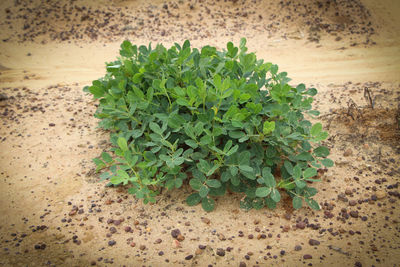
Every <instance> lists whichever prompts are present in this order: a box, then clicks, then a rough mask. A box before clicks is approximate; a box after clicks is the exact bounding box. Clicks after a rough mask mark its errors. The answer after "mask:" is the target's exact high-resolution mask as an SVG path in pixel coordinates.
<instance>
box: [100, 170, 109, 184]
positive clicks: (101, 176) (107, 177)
mask: <svg viewBox="0 0 400 267" xmlns="http://www.w3.org/2000/svg"><path fill="white" fill-rule="evenodd" d="M110 177H111V174H110V173H109V172H103V173H102V174H100V182H102V181H104V180H107V179H109V178H110Z"/></svg>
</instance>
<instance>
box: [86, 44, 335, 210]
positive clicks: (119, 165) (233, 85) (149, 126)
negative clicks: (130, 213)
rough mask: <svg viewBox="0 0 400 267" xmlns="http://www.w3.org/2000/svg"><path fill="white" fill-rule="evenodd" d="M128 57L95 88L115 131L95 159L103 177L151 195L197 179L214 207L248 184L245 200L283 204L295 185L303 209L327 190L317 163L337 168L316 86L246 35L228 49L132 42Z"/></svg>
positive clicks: (192, 201) (195, 197)
mask: <svg viewBox="0 0 400 267" xmlns="http://www.w3.org/2000/svg"><path fill="white" fill-rule="evenodd" d="M120 55H121V57H120V58H119V59H118V60H117V61H115V62H111V63H108V64H107V74H106V75H105V77H104V78H102V79H99V80H95V81H93V85H92V86H90V87H85V89H84V90H85V91H87V92H90V93H91V94H93V96H94V98H96V99H100V104H99V107H98V109H97V112H96V113H95V117H97V118H99V119H100V120H101V121H100V123H99V126H100V127H101V128H103V129H105V130H108V131H110V132H111V143H112V145H113V147H112V149H111V151H112V154H113V156H111V155H110V154H109V153H106V152H103V153H102V154H101V157H100V158H96V159H94V162H95V163H96V165H97V170H98V171H100V170H102V169H105V168H106V169H107V168H108V169H109V170H108V171H105V172H103V173H102V174H101V175H100V177H101V179H102V180H105V179H109V181H110V184H112V185H129V188H128V191H129V193H131V194H134V195H135V196H136V197H137V198H142V199H144V202H145V203H147V202H149V201H150V202H155V201H156V199H155V196H156V195H157V194H159V192H160V191H161V189H162V188H164V187H165V188H167V189H169V190H171V189H173V188H180V187H181V186H182V184H183V182H184V181H188V183H189V184H190V186H191V188H192V189H193V190H194V193H192V194H191V195H189V196H188V197H187V203H188V204H189V205H196V204H198V203H200V202H201V204H202V207H203V208H204V210H206V211H211V210H213V209H214V205H215V201H214V199H213V197H215V196H221V195H224V194H225V192H226V191H227V190H230V191H233V192H240V193H244V194H245V197H244V199H243V200H242V202H241V207H242V208H246V209H249V208H257V209H259V208H262V207H264V206H268V207H269V208H274V207H275V206H276V203H277V202H279V201H280V199H281V192H282V191H286V192H287V193H288V194H289V195H290V196H291V197H292V198H293V206H294V208H296V209H299V208H301V207H302V204H303V201H305V202H306V203H307V204H308V205H309V206H310V207H311V208H313V209H319V205H318V203H317V202H316V201H315V200H313V199H312V197H313V196H314V195H315V194H316V193H317V190H316V189H315V188H313V187H310V186H309V185H310V184H311V183H312V182H316V181H318V180H317V179H315V176H317V168H322V167H323V166H325V167H331V166H333V162H332V161H331V160H330V159H328V158H326V157H327V156H328V155H329V150H328V148H327V147H325V146H315V145H314V148H313V147H312V146H311V143H316V144H319V143H320V142H321V141H322V140H324V139H325V138H327V136H328V133H327V132H324V131H322V125H321V123H316V124H314V125H312V123H311V122H310V121H308V120H306V119H305V118H304V115H303V113H307V114H309V115H311V116H318V114H319V112H318V111H315V110H311V103H312V101H313V98H312V96H314V95H315V94H316V93H317V90H316V89H315V88H310V89H306V87H305V86H304V84H300V85H298V86H297V87H292V86H290V85H289V84H288V82H289V81H290V79H289V78H288V77H287V73H286V72H280V73H278V66H277V65H274V64H271V63H264V62H263V60H257V58H256V55H255V54H254V53H247V48H246V39H244V38H243V39H242V40H241V42H240V46H239V48H238V47H235V46H234V45H233V44H232V43H231V42H229V43H228V44H227V50H224V51H218V50H217V49H216V48H215V47H212V46H204V47H203V48H202V49H201V50H198V49H196V48H191V47H190V43H189V41H185V42H184V43H183V45H182V46H180V45H179V44H175V45H174V46H172V47H171V48H170V49H166V48H165V47H164V46H162V45H161V44H158V45H157V46H156V48H155V49H152V48H151V44H150V45H149V46H148V47H146V46H140V47H139V48H138V47H137V46H136V45H132V44H131V43H130V42H129V41H124V42H123V43H122V45H121V50H120Z"/></svg>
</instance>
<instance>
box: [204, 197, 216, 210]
mask: <svg viewBox="0 0 400 267" xmlns="http://www.w3.org/2000/svg"><path fill="white" fill-rule="evenodd" d="M201 206H202V207H203V209H204V210H205V211H207V212H210V211H212V210H213V209H214V207H215V201H214V199H212V198H203V200H202V201H201Z"/></svg>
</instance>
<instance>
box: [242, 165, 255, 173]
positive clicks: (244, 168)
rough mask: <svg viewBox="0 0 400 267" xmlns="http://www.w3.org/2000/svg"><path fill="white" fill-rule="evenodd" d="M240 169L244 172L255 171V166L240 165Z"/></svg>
mask: <svg viewBox="0 0 400 267" xmlns="http://www.w3.org/2000/svg"><path fill="white" fill-rule="evenodd" d="M239 169H240V170H241V171H244V172H253V168H252V167H250V166H247V165H239Z"/></svg>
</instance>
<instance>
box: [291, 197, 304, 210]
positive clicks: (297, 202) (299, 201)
mask: <svg viewBox="0 0 400 267" xmlns="http://www.w3.org/2000/svg"><path fill="white" fill-rule="evenodd" d="M292 203H293V208H295V209H296V210H298V209H301V207H302V206H303V200H302V199H301V197H298V196H295V197H294V198H293V200H292Z"/></svg>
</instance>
